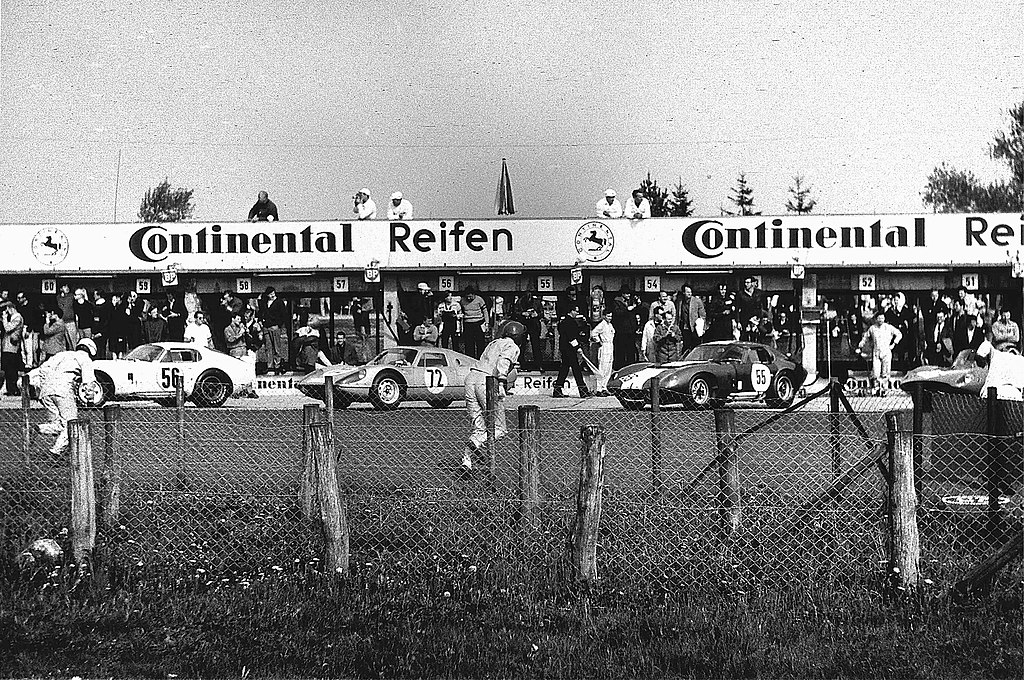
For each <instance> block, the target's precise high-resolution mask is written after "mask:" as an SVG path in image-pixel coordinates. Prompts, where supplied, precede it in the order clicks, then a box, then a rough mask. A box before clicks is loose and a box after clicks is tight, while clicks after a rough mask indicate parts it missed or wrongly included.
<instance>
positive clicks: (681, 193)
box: [668, 177, 693, 217]
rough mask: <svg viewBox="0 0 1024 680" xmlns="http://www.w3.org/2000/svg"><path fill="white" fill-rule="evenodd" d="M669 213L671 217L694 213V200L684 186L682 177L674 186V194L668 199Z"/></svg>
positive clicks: (686, 215) (687, 215)
mask: <svg viewBox="0 0 1024 680" xmlns="http://www.w3.org/2000/svg"><path fill="white" fill-rule="evenodd" d="M668 214H669V216H670V217H689V216H690V215H692V214H693V202H692V201H691V200H690V194H689V193H688V192H687V191H686V187H684V186H683V178H682V177H680V178H679V181H678V182H676V185H675V186H674V187H672V195H671V197H670V198H669V200H668Z"/></svg>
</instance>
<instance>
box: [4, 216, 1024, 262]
mask: <svg viewBox="0 0 1024 680" xmlns="http://www.w3.org/2000/svg"><path fill="white" fill-rule="evenodd" d="M4 230H5V235H6V237H7V238H6V239H5V242H6V246H7V247H5V248H4V249H3V250H2V252H0V268H2V269H4V270H6V271H9V272H12V273H16V272H33V271H39V272H47V273H60V272H67V273H73V272H127V271H153V272H161V271H164V270H166V268H167V267H168V266H169V265H172V264H173V265H175V266H177V267H179V268H180V269H181V270H182V271H192V272H200V271H238V270H241V269H245V270H253V271H259V270H275V271H280V270H289V269H296V270H316V269H326V270H338V269H352V270H360V269H363V268H364V267H365V266H366V263H367V262H369V261H372V260H374V259H376V260H379V261H380V266H381V267H382V268H383V269H416V268H423V267H432V268H450V267H458V268H471V267H482V268H488V269H492V268H502V267H504V268H509V269H513V268H523V267H528V268H529V267H536V268H541V269H543V268H548V267H553V266H555V267H560V268H561V267H571V266H574V265H575V264H576V263H577V262H583V263H589V264H590V265H592V266H594V267H601V268H607V269H613V268H635V269H643V268H687V267H691V268H709V267H712V268H736V267H740V268H742V267H789V266H790V264H791V263H792V262H793V261H794V260H798V261H800V262H801V263H802V264H804V265H806V266H807V267H810V268H814V267H837V266H838V267H842V266H851V267H853V266H857V267H865V266H867V267H874V266H887V267H892V266H905V267H914V266H932V267H935V266H943V267H948V266H951V265H952V266H957V265H960V266H978V265H980V266H1009V263H1010V262H1011V261H1012V260H1013V259H1014V257H1016V256H1017V254H1018V253H1019V252H1020V251H1021V250H1024V216H1021V215H1015V214H991V215H982V214H969V215H964V214H959V215H818V216H800V217H786V216H783V217H760V216H759V217H729V218H720V219H708V218H704V219H696V218H663V219H648V220H596V219H545V220H530V219H517V220H490V219H484V220H471V219H465V220H463V219H455V220H415V221H408V222H387V221H377V222H357V223H350V222H259V223H248V222H243V223H194V222H192V223H162V224H52V225H6V226H5V227H4Z"/></svg>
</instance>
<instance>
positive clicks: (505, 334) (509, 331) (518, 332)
mask: <svg viewBox="0 0 1024 680" xmlns="http://www.w3.org/2000/svg"><path fill="white" fill-rule="evenodd" d="M499 337H502V338H512V339H513V340H515V342H516V344H517V345H520V344H522V342H523V340H524V339H525V338H526V326H524V325H523V324H521V323H519V322H518V321H506V322H505V323H503V324H502V325H501V333H499Z"/></svg>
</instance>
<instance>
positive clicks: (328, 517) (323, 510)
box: [309, 423, 349, 578]
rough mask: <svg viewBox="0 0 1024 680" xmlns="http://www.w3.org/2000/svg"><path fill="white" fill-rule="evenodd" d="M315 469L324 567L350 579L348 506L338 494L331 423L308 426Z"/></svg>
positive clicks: (336, 465) (336, 467)
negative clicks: (322, 536) (346, 507)
mask: <svg viewBox="0 0 1024 680" xmlns="http://www.w3.org/2000/svg"><path fill="white" fill-rule="evenodd" d="M309 433H310V441H311V442H312V448H313V458H314V459H315V461H316V462H315V464H314V465H315V467H316V490H317V500H318V501H319V504H320V519H321V527H322V528H323V534H324V544H325V545H324V550H325V554H324V565H325V566H326V568H327V569H329V570H330V571H331V572H333V573H336V574H338V575H339V576H341V577H342V578H347V577H348V568H349V530H348V516H347V513H346V510H345V505H344V503H342V500H341V492H340V491H339V490H338V459H337V457H336V455H335V452H334V428H333V426H332V425H331V423H313V424H312V425H310V426H309Z"/></svg>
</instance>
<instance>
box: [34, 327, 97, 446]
mask: <svg viewBox="0 0 1024 680" xmlns="http://www.w3.org/2000/svg"><path fill="white" fill-rule="evenodd" d="M95 358H96V343H95V342H93V341H92V339H90V338H82V339H81V340H79V341H78V344H76V345H75V348H74V349H73V350H67V351H64V352H58V353H57V354H54V355H53V356H52V357H50V358H49V359H47V361H46V363H44V364H43V365H42V366H40V367H39V368H37V369H34V370H33V371H32V372H31V373H30V374H29V377H30V380H33V381H38V383H39V401H40V402H41V403H42V404H43V406H45V407H46V410H47V411H49V412H50V421H49V422H47V423H41V424H40V425H39V431H40V432H42V433H43V434H55V435H57V441H55V442H54V443H53V447H52V448H51V449H50V453H52V454H54V455H55V456H60V455H62V454H63V453H64V451H65V450H67V448H68V421H69V420H77V419H78V403H77V401H76V400H75V385H76V383H78V382H79V381H81V384H82V391H83V393H84V395H85V396H86V397H87V398H92V397H94V396H95V391H96V389H97V388H98V385H97V384H96V375H95V374H94V373H93V370H92V360H93V359H95Z"/></svg>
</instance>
